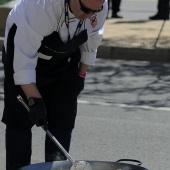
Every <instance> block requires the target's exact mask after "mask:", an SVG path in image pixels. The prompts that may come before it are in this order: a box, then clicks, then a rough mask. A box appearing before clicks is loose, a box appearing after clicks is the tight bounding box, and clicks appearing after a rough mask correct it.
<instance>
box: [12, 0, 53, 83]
mask: <svg viewBox="0 0 170 170" xmlns="http://www.w3.org/2000/svg"><path fill="white" fill-rule="evenodd" d="M30 1H31V0H30ZM13 17H14V22H15V23H16V25H17V31H16V34H15V38H14V44H15V50H14V62H13V67H14V81H15V84H16V85H21V84H30V83H35V82H36V71H35V68H36V65H37V59H38V57H37V50H38V49H39V47H40V45H41V41H42V39H43V37H44V36H46V35H48V34H50V32H51V31H52V23H51V20H50V19H49V16H48V15H47V12H46V10H45V9H44V8H43V6H42V5H40V4H37V3H35V2H33V1H31V2H30V3H29V4H27V5H25V6H24V5H23V7H22V8H21V7H20V6H19V7H18V8H17V9H15V10H14V11H13Z"/></svg>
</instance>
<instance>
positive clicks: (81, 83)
mask: <svg viewBox="0 0 170 170" xmlns="http://www.w3.org/2000/svg"><path fill="white" fill-rule="evenodd" d="M86 75H87V73H82V72H80V71H79V72H78V87H77V95H79V94H80V92H81V91H82V90H83V89H84V83H85V77H86Z"/></svg>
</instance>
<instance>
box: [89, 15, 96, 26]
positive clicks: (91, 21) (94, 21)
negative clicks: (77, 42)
mask: <svg viewBox="0 0 170 170" xmlns="http://www.w3.org/2000/svg"><path fill="white" fill-rule="evenodd" d="M90 24H91V26H92V28H95V26H96V25H97V17H96V15H93V16H91V17H90Z"/></svg>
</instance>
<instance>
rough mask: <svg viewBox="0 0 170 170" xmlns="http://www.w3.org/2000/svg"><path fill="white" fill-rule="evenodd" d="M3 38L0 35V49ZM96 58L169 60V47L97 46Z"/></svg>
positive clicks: (0, 48)
mask: <svg viewBox="0 0 170 170" xmlns="http://www.w3.org/2000/svg"><path fill="white" fill-rule="evenodd" d="M3 41H4V38H3V37H0V51H1V50H2V46H3ZM97 58H102V59H113V60H136V61H153V62H154V61H155V62H170V49H159V48H158V49H146V48H134V47H107V46H99V48H98V52H97Z"/></svg>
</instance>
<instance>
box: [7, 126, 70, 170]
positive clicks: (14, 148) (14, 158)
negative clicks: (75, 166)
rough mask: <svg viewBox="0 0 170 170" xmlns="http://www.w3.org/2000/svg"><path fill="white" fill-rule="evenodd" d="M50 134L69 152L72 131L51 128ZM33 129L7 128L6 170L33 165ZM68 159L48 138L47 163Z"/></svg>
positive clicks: (46, 144) (46, 148) (46, 140)
mask: <svg viewBox="0 0 170 170" xmlns="http://www.w3.org/2000/svg"><path fill="white" fill-rule="evenodd" d="M49 130H50V132H51V133H52V134H53V135H54V136H55V137H56V138H57V139H58V141H59V142H60V143H61V144H62V146H63V147H64V148H65V149H66V150H67V151H69V147H70V142H71V132H72V129H60V128H57V127H53V126H52V127H51V126H49ZM31 141H32V132H31V128H28V129H18V128H13V127H9V126H7V128H6V170H17V169H18V168H20V167H23V166H26V165H29V164H30V163H31V153H32V149H31V145H32V142H31ZM65 159H66V157H65V156H64V155H63V154H62V152H61V151H60V150H59V149H58V148H57V146H56V145H55V144H54V143H53V142H52V141H51V139H50V138H49V137H48V136H46V139H45V161H46V162H51V161H59V160H65Z"/></svg>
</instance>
